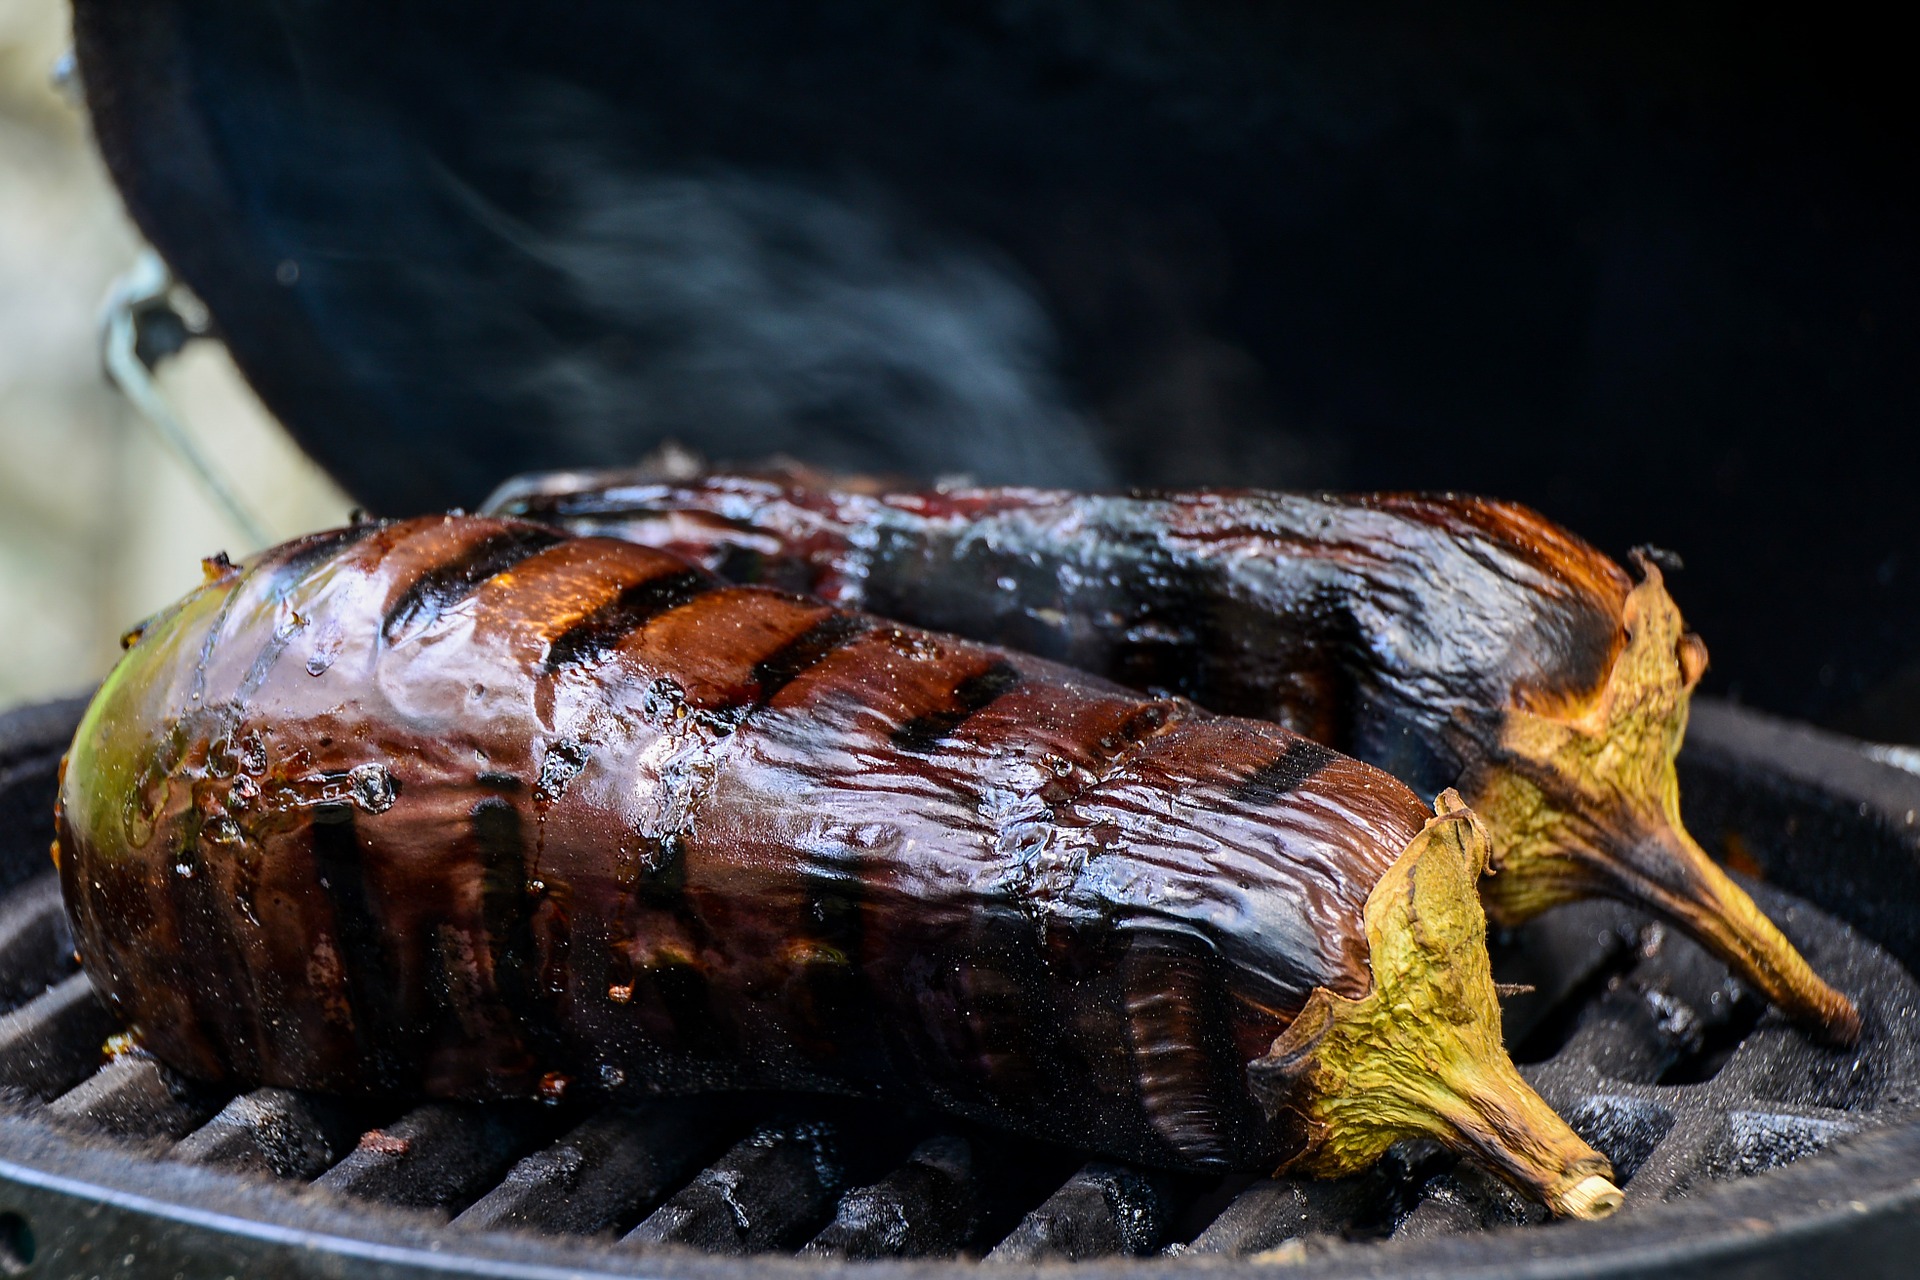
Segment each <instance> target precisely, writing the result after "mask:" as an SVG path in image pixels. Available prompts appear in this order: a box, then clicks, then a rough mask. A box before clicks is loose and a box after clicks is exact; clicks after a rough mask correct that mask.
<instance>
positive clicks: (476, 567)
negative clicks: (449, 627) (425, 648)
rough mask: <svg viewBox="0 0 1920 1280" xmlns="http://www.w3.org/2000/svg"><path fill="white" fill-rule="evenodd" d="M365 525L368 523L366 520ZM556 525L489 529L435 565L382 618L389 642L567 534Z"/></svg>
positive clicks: (427, 623)
mask: <svg viewBox="0 0 1920 1280" xmlns="http://www.w3.org/2000/svg"><path fill="white" fill-rule="evenodd" d="M362 527H366V526H362ZM564 537H565V535H564V534H561V533H559V532H556V531H555V530H552V529H536V528H515V529H503V530H501V531H500V532H498V533H493V534H489V535H487V536H486V537H484V538H481V539H480V540H479V541H477V542H475V543H474V544H473V545H472V546H470V547H468V548H466V549H465V550H464V551H462V552H461V553H460V554H459V555H457V556H455V557H454V558H453V559H451V560H447V561H444V562H442V563H440V564H437V565H434V566H432V567H431V568H429V569H427V570H426V571H425V572H424V573H422V574H421V575H420V576H419V577H418V578H416V579H414V581H413V582H412V584H411V585H409V586H408V587H407V589H406V590H405V591H403V592H401V593H400V598H399V599H398V600H396V601H395V602H394V604H393V607H392V608H391V609H389V610H387V614H386V617H385V618H383V619H382V620H381V624H380V634H381V635H382V636H383V637H385V639H386V641H387V643H388V644H393V643H395V642H396V641H398V640H399V639H400V638H401V637H402V636H404V635H408V634H411V633H412V632H415V631H419V630H421V629H423V628H425V627H427V626H430V625H431V624H432V623H433V621H434V619H436V618H438V617H439V616H440V615H441V614H442V613H444V612H445V611H446V610H448V609H451V608H452V607H453V606H454V605H456V604H459V603H460V602H461V601H462V600H465V599H466V598H467V597H468V596H470V595H472V594H473V593H474V592H475V591H478V590H479V589H480V587H481V586H482V585H483V584H484V583H485V582H486V581H487V580H488V579H489V578H494V577H497V576H499V575H500V574H502V573H505V572H506V571H507V570H509V569H511V568H513V567H514V566H515V565H517V564H519V563H520V562H521V561H523V560H527V559H529V558H531V557H533V556H535V555H538V554H539V553H540V552H542V551H545V550H546V549H547V548H548V547H551V546H553V545H554V544H555V543H557V542H560V541H562V540H563V539H564Z"/></svg>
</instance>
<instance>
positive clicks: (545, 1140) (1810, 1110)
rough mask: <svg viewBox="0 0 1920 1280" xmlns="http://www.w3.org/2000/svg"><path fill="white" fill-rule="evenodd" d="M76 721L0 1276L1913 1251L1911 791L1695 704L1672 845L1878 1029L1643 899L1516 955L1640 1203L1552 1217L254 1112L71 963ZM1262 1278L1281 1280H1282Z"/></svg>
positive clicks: (1225, 1182)
mask: <svg viewBox="0 0 1920 1280" xmlns="http://www.w3.org/2000/svg"><path fill="white" fill-rule="evenodd" d="M78 714H79V704H78V703H77V702H64V703H56V704H50V705H47V706H42V707H30V708H26V709H23V710H19V711H15V712H13V713H11V714H9V715H7V716H5V717H0V888H3V889H4V895H3V896H0V1001H4V1008H5V1009H6V1010H7V1012H5V1014H4V1016H0V1096H3V1101H4V1107H3V1108H0V1275H11V1274H31V1275H38V1276H107V1275H142V1276H163V1277H164V1276H178V1277H180V1280H198V1278H199V1277H224V1276H244V1275H264V1274H275V1275H279V1276H285V1277H293V1276H316V1277H318V1276H344V1275H355V1276H363V1275H364V1276H393V1277H401V1276H405V1277H417V1278H423V1280H424V1278H425V1277H456V1276H461V1277H469V1276H495V1277H528V1278H530V1280H531V1278H533V1277H560V1276H570V1277H597V1276H636V1275H645V1276H660V1277H687V1278H688V1280H694V1278H702V1280H704V1278H706V1277H726V1278H727V1280H733V1278H734V1277H738V1276H741V1275H743V1274H745V1273H744V1272H743V1271H741V1270H740V1266H741V1263H740V1262H739V1259H740V1258H742V1257H749V1258H751V1265H752V1266H753V1267H755V1268H764V1267H768V1266H773V1267H774V1268H775V1269H776V1270H777V1271H779V1272H780V1273H782V1274H786V1273H791V1274H793V1275H796V1276H807V1277H824V1276H827V1275H839V1274H844V1273H846V1272H848V1271H849V1270H859V1271H860V1272H861V1273H862V1274H863V1275H872V1276H876V1277H880V1276H886V1275H900V1276H907V1275H912V1276H914V1277H927V1278H928V1280H931V1278H932V1277H934V1276H936V1275H937V1276H941V1277H958V1276H960V1275H962V1274H963V1273H965V1272H968V1271H971V1270H972V1269H973V1268H975V1267H986V1268H989V1269H995V1268H999V1267H1002V1266H1006V1265H1009V1264H1028V1265H1036V1264H1062V1263H1078V1264H1079V1265H1078V1267H1076V1268H1075V1269H1074V1274H1075V1275H1076V1276H1087V1277H1094V1276H1101V1275H1105V1274H1108V1273H1110V1272H1111V1273H1120V1272H1125V1273H1126V1274H1128V1275H1148V1274H1152V1275H1156V1276H1173V1275H1177V1274H1189V1273H1191V1274H1196V1275H1197V1274H1204V1273H1207V1272H1209V1271H1213V1270H1217V1269H1218V1268H1220V1267H1222V1266H1232V1267H1236V1269H1244V1268H1248V1267H1260V1268H1265V1267H1269V1266H1271V1267H1278V1268H1286V1267H1295V1266H1302V1267H1305V1268H1306V1269H1308V1270H1310V1271H1311V1273H1312V1274H1314V1275H1316V1276H1321V1275H1325V1276H1359V1275H1368V1276H1378V1275H1407V1276H1436V1275H1446V1276H1455V1275H1458V1276H1467V1275H1472V1276H1483V1277H1492V1276H1502V1277H1505V1276H1515V1277H1518V1276H1528V1275H1540V1276H1545V1275H1555V1276H1561V1275H1569V1274H1579V1275H1583V1276H1627V1275H1635V1276H1645V1275H1687V1276H1709V1275H1728V1276H1732V1275H1739V1276H1743V1277H1750V1276H1773V1275H1797V1274H1803V1273H1805V1271H1806V1270H1808V1269H1809V1268H1810V1267H1812V1266H1813V1265H1815V1261H1816V1259H1817V1260H1818V1265H1819V1266H1820V1267H1821V1268H1822V1269H1833V1268H1838V1267H1843V1266H1845V1267H1852V1268H1854V1269H1855V1273H1856V1274H1861V1275H1892V1274H1904V1273H1905V1267H1906V1263H1907V1262H1910V1260H1911V1258H1912V1257H1913V1256H1915V1255H1914V1253H1913V1251H1914V1250H1915V1249H1920V983H1916V981H1915V979H1914V977H1913V974H1912V973H1911V972H1910V970H1911V968H1912V967H1913V966H1914V964H1915V960H1916V957H1917V956H1920V905H1917V904H1920V857H1917V856H1916V855H1917V854H1920V818H1917V816H1916V815H1920V777H1915V776H1913V775H1911V774H1909V773H1906V772H1904V771H1902V770H1900V769H1898V768H1896V767H1894V766H1892V765H1889V764H1886V763H1882V762H1880V761H1878V760H1876V759H1874V758H1871V757H1869V756H1868V755H1867V754H1866V753H1865V752H1863V751H1862V750H1861V749H1860V748H1859V746H1858V744H1855V743H1852V742H1849V741H1847V740H1845V739H1840V738H1834V737H1831V736H1827V735H1824V734H1820V733H1817V732H1815V731H1813V730H1809V729H1805V728H1800V727H1796V726H1791V725H1787V724H1784V723H1781V722H1776V721H1772V720H1769V719H1766V718H1764V717H1762V716H1759V715H1757V714H1755V713H1752V712H1745V711H1740V710H1736V709H1733V708H1730V707H1724V706H1714V705H1706V706H1703V707H1701V708H1700V709H1699V710H1698V711H1697V712H1696V716H1695V724H1694V728H1693V731H1692V734H1691V737H1690V739H1689V744H1688V748H1687V752H1686V754H1685V755H1684V756H1683V758H1682V774H1683V781H1684V786H1685V788H1686V794H1687V796H1688V800H1689V806H1690V808H1689V813H1688V819H1689V822H1690V823H1691V824H1692V825H1693V828H1694V830H1695V831H1696V832H1698V833H1699V834H1700V835H1701V836H1702V838H1703V839H1704V840H1705V841H1706V842H1707V843H1708V844H1709V846H1710V847H1717V848H1720V849H1722V850H1724V851H1726V853H1727V854H1728V856H1729V858H1730V860H1731V861H1732V863H1733V864H1734V865H1735V866H1736V867H1737V868H1744V869H1745V870H1746V871H1748V872H1751V873H1754V874H1755V875H1756V876H1760V877H1763V878H1764V882H1763V883H1757V884H1755V886H1754V889H1755V895H1756V897H1757V898H1758V900H1759V901H1760V902H1761V904H1762V905H1763V906H1764V907H1765V908H1766V909H1767V911H1768V913H1769V914H1770V915H1772V916H1773V918H1774V919H1775V920H1776V921H1777V922H1778V923H1779V924H1780V926H1781V928H1782V929H1783V930H1784V931H1785V932H1786V934H1787V935H1788V936H1789V937H1790V938H1791V939H1792V940H1793V941H1794V943H1795V944H1796V945H1798V946H1799V947H1800V948H1801V950H1802V951H1804V952H1805V953H1806V955H1807V956H1808V958H1809V959H1810V960H1811V961H1812V962H1813V963H1814V964H1815V966H1816V967H1818V968H1819V969H1820V970H1821V971H1822V972H1823V973H1825V974H1827V975H1829V976H1830V977H1832V978H1834V979H1836V980H1837V981H1838V983H1839V985H1840V986H1842V987H1843V988H1844V989H1846V990H1847V991H1848V992H1849V993H1850V994H1852V995H1854V996H1855V998H1856V999H1857V1000H1858V1001H1859V1004H1860V1007H1861V1009H1862V1012H1863V1014H1864V1017H1865V1021H1866V1033H1865V1037H1864V1038H1863V1040H1862V1042H1861V1043H1860V1045H1859V1046H1857V1047H1856V1048H1855V1049H1852V1050H1831V1049H1824V1048H1820V1047H1818V1046H1815V1045H1814V1044H1812V1043H1811V1042H1809V1041H1808V1040H1806V1039H1805V1038H1804V1037H1803V1036H1801V1035H1800V1034H1799V1033H1797V1032H1795V1031H1794V1030H1792V1029H1791V1028H1789V1027H1788V1026H1787V1025H1786V1024H1785V1023H1784V1022H1783V1021H1781V1020H1780V1019H1779V1018H1778V1016H1777V1015H1776V1014H1774V1013H1772V1012H1769V1011H1767V1010H1766V1009H1764V1008H1763V1007H1762V1006H1761V1005H1760V1004H1759V1002H1757V1001H1756V1000H1755V999H1754V998H1753V997H1752V996H1751V995H1750V994H1749V993H1747V992H1746V991H1744V990H1743V989H1741V988H1740V987H1739V986H1738V985H1737V984H1735V983H1734V982H1732V981H1731V980H1730V979H1729V978H1728V977H1727V975H1726V972H1725V970H1724V969H1722V968H1721V967H1720V966H1719V965H1718V964H1717V963H1716V962H1714V961H1712V960H1710V959H1708V958H1707V957H1706V956H1705V955H1704V954H1703V953H1702V952H1701V951H1700V950H1699V949H1698V948H1696V947H1694V946H1693V945H1692V944H1691V943H1689V942H1687V941H1685V940H1684V939H1680V938H1678V937H1676V936H1674V935H1672V934H1670V933H1667V932H1665V931H1664V930H1663V929H1662V928H1661V927H1660V926H1658V925H1656V924H1653V923H1651V922H1649V921H1647V920H1646V919H1645V918H1643V917H1640V916H1638V915H1636V914H1635V913H1633V912H1630V911H1627V910H1625V909H1623V908H1619V907H1615V906H1611V905H1606V904H1588V905H1583V906H1580V907H1575V908H1569V909H1564V910H1561V911H1558V912H1555V913H1551V914H1549V915H1548V916H1546V917H1544V918H1542V919H1541V920H1539V921H1536V922H1535V923H1533V924H1531V925H1529V926H1527V927H1526V928H1525V929H1522V930H1518V931H1515V932H1513V933H1511V934H1509V935H1507V936H1504V937H1501V938H1498V939H1496V945H1497V952H1498V955H1497V962H1496V968H1497V970H1498V974H1499V976H1500V977H1501V978H1503V979H1504V980H1506V981H1510V982H1515V983H1523V984H1527V985H1530V986H1531V987H1532V988H1533V990H1532V991H1531V992H1530V993H1525V994H1521V995H1518V996H1515V997H1512V998H1511V999H1510V1001H1509V1004H1508V1007H1507V1010H1506V1020H1507V1035H1508V1041H1509V1045H1510V1047H1511V1048H1512V1050H1513V1052H1514V1054H1515V1057H1516V1058H1517V1060H1519V1061H1520V1062H1521V1063H1522V1069H1523V1071H1524V1072H1525V1073H1526V1074H1527V1076H1528V1077H1529V1079H1531V1080H1532V1082H1533V1083H1534V1084H1535V1086H1536V1087H1537V1088H1539V1089H1540V1091H1541V1092H1542V1093H1543V1094H1544V1095H1545V1096H1546V1097H1547V1099H1548V1100H1549V1101H1550V1102H1552V1103H1553V1104H1554V1105H1555V1106H1556V1107H1557V1108H1558V1109H1559V1110H1560V1111H1561V1112H1562V1114H1564V1115H1565V1116H1566V1117H1567V1118H1568V1120H1569V1121H1570V1122H1571V1123H1572V1124H1573V1126H1574V1127H1575V1128H1576V1129H1578V1130H1579V1131H1580V1132H1581V1134H1582V1135H1583V1136H1584V1137H1586V1138H1587V1139H1588V1141H1590V1142H1592V1143H1593V1144H1594V1145H1595V1146H1596V1147H1599V1148H1600V1149H1601V1150H1603V1151H1605V1152H1606V1153H1607V1155H1608V1156H1609V1157H1610V1158H1611V1159H1612V1160H1613V1162H1614V1165H1615V1168H1616V1170H1617V1171H1618V1172H1619V1174H1620V1175H1621V1177H1622V1178H1623V1179H1624V1180H1625V1187H1626V1194H1627V1203H1626V1208H1625V1209H1624V1210H1623V1211H1622V1212H1621V1213H1620V1214H1619V1215H1617V1216H1616V1217H1615V1218H1613V1219H1611V1220H1609V1221H1607V1222H1603V1223H1594V1224H1577V1225H1576V1224H1566V1223H1549V1222H1546V1221H1544V1214H1543V1213H1542V1211H1541V1210H1539V1209H1538V1208H1537V1207H1536V1206H1533V1205H1531V1204H1529V1203H1527V1202H1525V1201H1523V1200H1521V1199H1520V1198H1519V1197H1517V1196H1516V1195H1514V1194H1513V1193H1512V1192H1511V1191H1509V1190H1508V1189H1507V1188H1506V1187H1504V1186H1503V1185H1502V1184H1500V1183H1499V1182H1497V1181H1496V1180H1494V1179H1493V1178H1492V1177H1490V1176H1489V1175H1488V1174H1486V1173H1485V1172H1484V1171H1483V1170H1481V1169H1479V1168H1478V1167H1476V1166H1475V1165H1473V1164H1472V1163H1471V1162H1464V1161H1458V1160H1455V1159H1453V1158H1452V1157H1449V1156H1447V1155H1445V1154H1443V1153H1442V1152H1441V1151H1440V1150H1439V1149H1438V1148H1437V1147H1435V1146H1432V1145H1431V1144H1424V1143H1410V1144H1403V1145H1401V1146H1399V1147H1396V1148H1395V1149H1394V1150H1393V1151H1391V1152H1390V1153H1389V1154H1388V1156H1387V1157H1386V1158H1385V1159H1384V1160H1383V1161H1382V1162H1381V1163H1380V1164H1379V1165H1378V1166H1377V1167H1375V1168H1374V1169H1373V1170H1371V1171H1369V1172H1368V1173H1367V1174H1365V1175H1363V1176H1361V1177H1357V1178H1352V1179H1347V1180H1343V1181H1339V1182H1327V1183H1315V1182H1308V1181H1296V1180H1292V1179H1285V1178H1279V1179H1257V1178H1249V1177H1237V1178H1226V1179H1221V1178H1209V1179H1202V1178H1195V1177H1191V1176H1172V1175H1168V1174H1166V1173H1163V1172H1159V1171H1155V1170H1150V1169H1141V1168H1134V1167H1129V1166H1125V1165H1117V1164H1111V1163H1107V1162H1103V1161H1099V1160H1091V1161H1090V1160H1088V1159H1087V1158H1086V1157H1085V1156H1084V1155H1080V1154H1077V1153H1075V1152H1072V1151H1069V1150H1065V1149H1055V1148H1049V1147H1043V1146H1037V1145H1033V1144H1028V1143H1023V1142H1020V1141H1018V1140H1016V1139H1012V1138H1008V1137H1005V1136H1002V1135H996V1134H992V1133H987V1132H982V1131H978V1130H968V1129H965V1128H962V1127H957V1126H955V1125H953V1124H952V1123H951V1122H947V1121H943V1120H942V1119H941V1118H939V1117H937V1116H930V1115H920V1114H913V1113H910V1112H902V1111H899V1110H895V1109H892V1108H889V1107H883V1106H881V1105H879V1104H869V1103H862V1102H860V1101H857V1100H848V1099H831V1100H828V1099H816V1098H802V1097H782V1096H762V1095H747V1096H738V1097H734V1096H727V1097H707V1098H695V1099H663V1100H659V1101H655V1102H651V1103H647V1104H643V1105H639V1106H622V1107H612V1106H605V1105H594V1104H590V1103H582V1102H578V1101H576V1102H573V1103H569V1104H566V1105H554V1106H543V1105H540V1104H531V1103H530V1104H524V1105H501V1106H489V1107H481V1106H465V1105H451V1104H445V1103H420V1102H418V1101H413V1102H409V1101H407V1100H403V1099H394V1100H391V1101H389V1102H387V1103H384V1104H378V1103H376V1104H362V1103H345V1102H342V1101H340V1100H337V1099H329V1098H324V1097H318V1096H311V1095H306V1094H301V1093H296V1092H290V1091H286V1090H278V1089H262V1090H257V1091H255V1092H252V1093H248V1094H244V1095H241V1096H238V1097H235V1096H233V1095H232V1094H231V1093H229V1092H226V1091H223V1090H215V1089H209V1088H207V1087H206V1086H203V1085H200V1084H196V1083H194V1082H191V1081H188V1080H185V1079H182V1078H180V1077H178V1076H176V1075H174V1074H173V1073H171V1072H169V1071H168V1070H167V1069H166V1068H164V1067H162V1066H160V1065H159V1064H157V1063H156V1062H154V1061H153V1060H152V1059H150V1058H147V1057H145V1056H143V1055H141V1054H139V1053H138V1052H132V1053H122V1054H119V1055H118V1056H114V1055H112V1054H110V1053H108V1052H107V1051H106V1050H104V1049H103V1045H105V1044H107V1042H108V1040H109V1037H110V1036H112V1035H113V1033H114V1032H115V1031H116V1028H115V1026H114V1024H113V1021H112V1019H111V1018H110V1017H109V1016H108V1015H107V1013H106V1011H105V1010H104V1009H103V1008H102V1007H101V1006H100V1005H99V1004H97V1003H96V1002H95V1001H94V999H93V997H92V995H91V993H90V992H89V990H88V988H87V986H86V980H85V978H84V977H82V976H80V975H79V974H78V973H77V971H76V969H75V966H74V962H73V957H72V954H71V943H70V941H69V939H68V937H67V934H66V928H65V924H64V920H63V918H62V915H61V911H60V904H59V895H58V892H57V888H56V886H55V884H54V881H53V878H52V876H51V874H50V872H49V871H48V869H47V863H46V851H47V845H48V841H49V838H50V836H51V824H50V821H49V810H50V804H51V798H52V793H53V787H54V774H55V770H56V767H57V762H58V759H59V755H60V752H61V751H62V750H63V749H64V746H65V744H66V741H67V739H68V737H69V735H70V734H71V732H72V728H73V724H74V722H75V720H76V719H77V717H78ZM1279 1274H1286V1272H1284V1271H1282V1272H1280V1273H1279Z"/></svg>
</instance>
